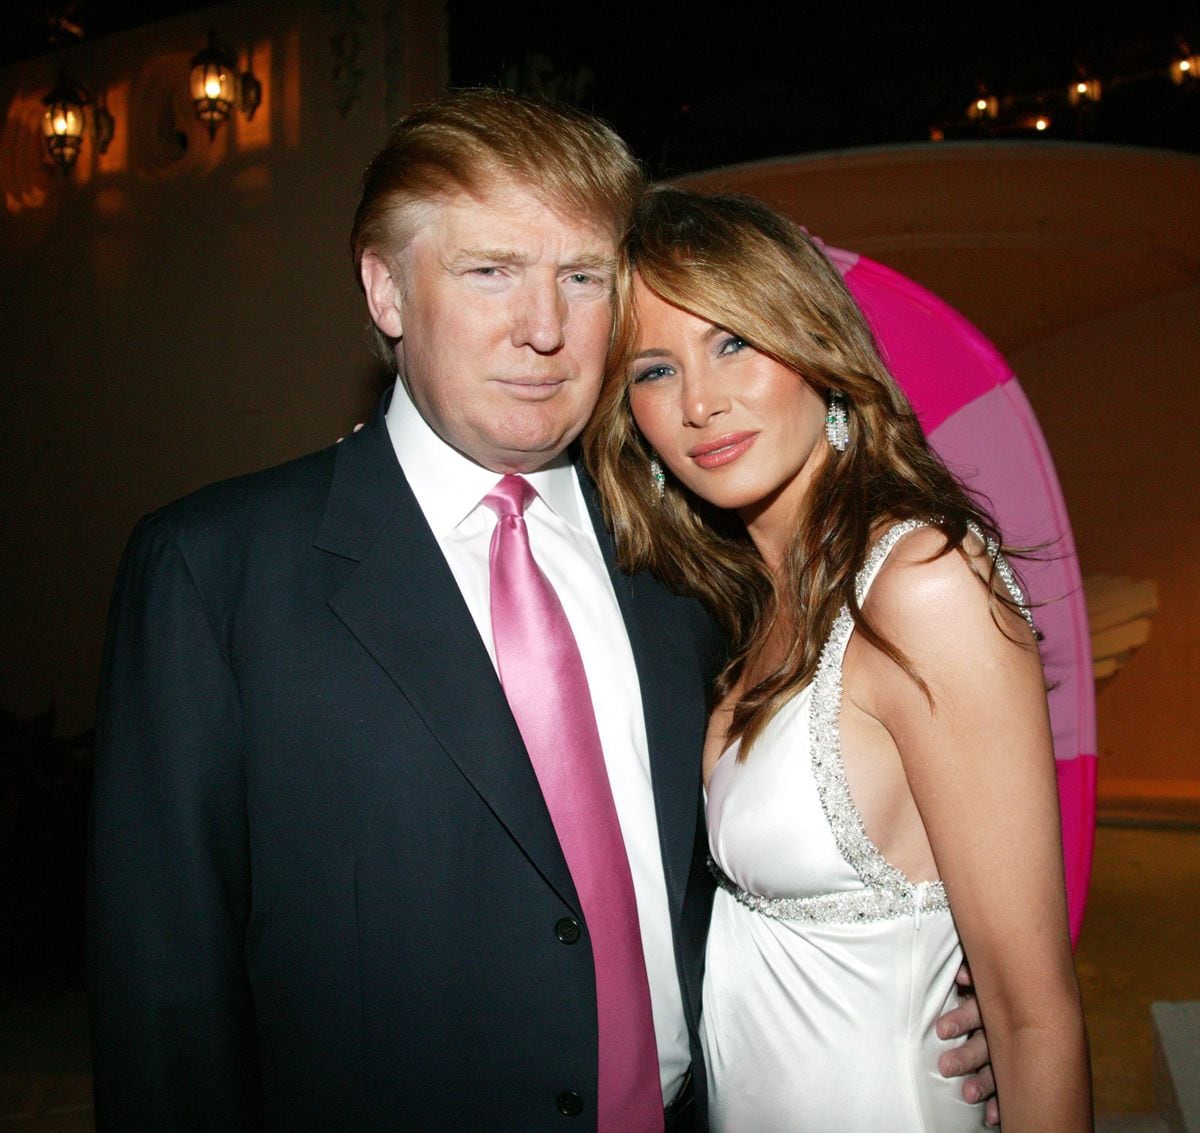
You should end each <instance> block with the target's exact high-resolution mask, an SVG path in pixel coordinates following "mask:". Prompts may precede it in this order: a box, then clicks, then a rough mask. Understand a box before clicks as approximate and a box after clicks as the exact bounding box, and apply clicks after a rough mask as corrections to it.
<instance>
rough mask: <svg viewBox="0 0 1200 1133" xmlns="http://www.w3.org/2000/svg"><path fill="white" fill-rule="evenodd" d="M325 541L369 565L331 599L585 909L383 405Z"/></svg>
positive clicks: (502, 817) (557, 883) (352, 464)
mask: <svg viewBox="0 0 1200 1133" xmlns="http://www.w3.org/2000/svg"><path fill="white" fill-rule="evenodd" d="M317 546H318V548H320V549H321V550H324V551H328V552H331V553H333V554H337V555H341V556H343V557H346V558H351V559H354V560H356V561H357V562H358V567H357V569H355V571H354V572H353V574H351V576H350V577H349V578H348V579H347V581H346V582H345V583H344V584H343V585H342V586H341V587H340V588H339V589H338V590H337V591H336V592H335V593H334V594H333V595H332V596H331V597H330V599H329V606H330V608H331V609H332V610H333V612H334V613H335V614H336V615H337V616H338V618H340V619H341V621H342V623H343V624H344V625H345V626H346V628H347V629H348V630H349V631H350V633H352V634H353V635H354V636H355V637H356V638H357V639H358V641H359V642H360V643H361V644H362V646H363V648H365V649H366V650H367V652H368V653H369V654H370V655H371V656H372V657H373V658H374V660H375V661H376V662H377V663H378V664H379V665H380V667H381V668H382V669H383V670H384V671H385V672H386V673H387V674H388V676H389V677H390V678H391V680H392V681H393V682H394V683H395V685H396V686H397V688H398V689H399V690H400V692H401V693H402V694H403V695H404V696H405V698H406V699H407V700H408V702H409V704H410V705H411V706H412V708H413V710H414V711H415V712H416V713H417V715H418V716H420V718H421V720H422V721H423V723H424V724H425V726H426V727H427V728H428V729H429V732H430V733H431V735H432V736H433V737H434V739H435V740H436V741H437V743H438V744H439V745H440V746H441V747H442V749H443V750H444V751H445V753H446V755H447V756H448V757H449V758H450V759H452V760H453V761H454V763H455V764H456V765H457V766H458V768H459V769H460V770H461V772H462V773H463V775H464V776H465V777H466V779H467V780H468V781H469V782H470V783H471V785H472V786H473V787H474V789H475V790H476V791H477V792H478V793H479V795H480V797H481V798H482V799H483V800H484V801H485V802H486V803H487V805H488V806H489V807H490V808H491V810H492V811H493V813H494V814H495V815H496V818H497V819H498V820H499V821H500V822H501V823H503V824H504V826H505V827H506V828H507V829H508V831H509V833H510V834H511V835H512V837H513V839H514V841H516V842H517V844H518V845H520V846H521V848H522V850H523V851H524V853H525V854H526V855H527V856H528V858H529V859H530V861H531V862H532V863H533V864H534V866H535V867H536V868H537V869H538V870H539V871H540V872H541V873H542V875H543V876H544V877H545V879H546V881H547V882H548V883H549V884H550V885H551V886H553V887H554V889H555V890H556V891H557V892H558V893H559V895H560V896H561V897H562V898H563V900H564V901H566V902H567V903H568V904H570V905H571V906H572V907H575V908H578V900H577V897H576V894H575V888H574V885H573V884H572V882H571V878H570V874H569V872H568V870H567V865H566V861H565V860H564V858H563V855H562V850H561V848H560V847H559V844H558V840H557V838H556V837H555V834H554V828H553V825H552V824H551V821H550V815H549V812H548V811H547V809H546V804H545V801H544V800H543V798H542V793H541V789H540V788H539V786H538V782H537V778H536V776H535V775H534V771H533V767H532V765H531V764H530V762H529V757H528V755H527V754H526V751H525V747H524V745H523V743H522V742H521V737H520V733H519V732H518V731H517V726H516V723H515V722H514V720H513V718H512V713H511V712H510V711H509V707H508V702H507V701H506V700H505V699H504V692H503V689H502V688H501V687H500V682H499V680H498V678H497V676H496V671H495V669H494V668H493V667H492V663H491V659H490V658H489V657H488V654H487V650H486V649H485V648H484V645H483V642H482V641H480V639H479V634H478V631H477V630H476V628H475V623H474V621H473V620H472V618H471V615H470V612H469V611H468V609H467V606H466V603H465V602H464V601H463V599H462V595H461V594H460V593H459V590H458V586H457V584H456V583H455V581H454V576H453V575H452V574H451V572H450V568H449V567H448V566H447V565H446V560H445V558H444V557H443V555H442V553H441V550H440V548H439V547H438V545H437V542H436V540H435V539H434V537H433V533H432V532H431V531H430V529H429V526H428V524H427V523H426V522H425V517H424V515H423V514H422V513H421V510H420V507H419V506H418V505H417V502H416V499H415V497H414V496H413V494H412V491H411V490H410V489H409V487H408V483H407V482H406V481H405V479H404V474H403V472H402V471H401V470H400V467H399V465H398V463H397V461H396V457H395V453H394V451H393V449H392V445H391V440H390V438H389V437H388V434H387V429H386V426H385V424H384V421H383V416H382V412H381V413H380V414H378V415H377V416H376V418H375V419H374V420H373V421H372V422H371V423H370V424H369V425H367V426H366V427H365V428H364V429H362V430H361V431H360V432H359V433H357V434H355V435H354V436H352V437H349V438H347V439H346V440H345V441H343V442H342V444H341V445H340V446H339V447H338V451H337V460H336V464H335V469H334V480H333V485H332V488H331V491H330V496H329V504H328V507H327V510H326V514H325V517H324V521H323V523H322V526H321V530H320V532H319V534H318V538H317Z"/></svg>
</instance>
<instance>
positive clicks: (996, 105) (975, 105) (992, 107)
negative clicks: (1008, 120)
mask: <svg viewBox="0 0 1200 1133" xmlns="http://www.w3.org/2000/svg"><path fill="white" fill-rule="evenodd" d="M999 116H1000V100H999V99H997V98H996V97H995V95H981V96H980V97H979V98H977V99H976V100H975V101H974V102H972V103H971V104H970V105H969V106H968V107H967V117H968V118H970V119H972V120H974V121H979V120H980V119H982V118H998V117H999Z"/></svg>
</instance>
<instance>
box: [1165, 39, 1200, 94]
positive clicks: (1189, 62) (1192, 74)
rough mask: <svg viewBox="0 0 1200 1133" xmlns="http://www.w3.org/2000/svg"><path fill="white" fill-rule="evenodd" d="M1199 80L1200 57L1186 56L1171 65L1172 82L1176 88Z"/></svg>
mask: <svg viewBox="0 0 1200 1133" xmlns="http://www.w3.org/2000/svg"><path fill="white" fill-rule="evenodd" d="M1184 50H1187V49H1186V48H1185V49H1184ZM1197 80H1200V55H1184V56H1181V57H1180V58H1179V59H1176V60H1175V61H1174V62H1173V63H1172V64H1171V82H1173V83H1174V84H1175V85H1176V86H1182V85H1183V84H1184V83H1194V82H1196V81H1197Z"/></svg>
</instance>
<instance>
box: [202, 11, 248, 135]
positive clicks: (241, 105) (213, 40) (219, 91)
mask: <svg viewBox="0 0 1200 1133" xmlns="http://www.w3.org/2000/svg"><path fill="white" fill-rule="evenodd" d="M188 86H189V89H190V92H191V96H192V105H193V106H194V107H195V108H196V117H197V118H199V119H200V121H201V122H203V123H204V125H205V126H207V127H208V136H209V138H212V137H215V135H216V133H217V129H218V128H219V127H220V125H221V123H222V122H224V121H225V119H226V118H228V117H229V112H230V111H231V110H232V109H233V108H234V106H235V105H236V106H237V107H238V109H239V110H241V112H242V113H243V114H244V115H245V116H246V120H247V121H249V120H250V119H252V118H253V117H254V112H255V111H256V110H257V109H258V107H259V104H260V103H261V102H262V83H260V82H259V81H258V79H257V78H256V77H255V75H254V72H253V71H252V70H250V69H249V68H247V70H245V71H243V72H242V73H241V74H238V69H237V57H236V56H235V55H234V54H233V52H232V51H230V50H229V48H228V47H226V46H224V45H223V44H222V43H221V41H220V40H219V39H217V33H216V32H214V31H210V32H209V33H208V46H207V47H205V48H204V49H203V50H202V51H198V52H197V53H196V54H195V56H193V58H192V71H191V76H190V78H189V80H188Z"/></svg>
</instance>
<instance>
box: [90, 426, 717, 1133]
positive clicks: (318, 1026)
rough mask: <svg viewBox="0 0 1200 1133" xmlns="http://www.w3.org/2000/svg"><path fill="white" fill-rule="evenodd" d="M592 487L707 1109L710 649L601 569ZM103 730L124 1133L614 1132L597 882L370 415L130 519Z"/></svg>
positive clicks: (107, 1092)
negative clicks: (605, 1058)
mask: <svg viewBox="0 0 1200 1133" xmlns="http://www.w3.org/2000/svg"><path fill="white" fill-rule="evenodd" d="M585 494H590V495H591V494H592V493H591V485H590V483H588V484H587V493H585ZM589 506H590V508H591V510H592V515H593V520H594V522H595V524H596V528H597V532H598V534H599V536H600V542H601V546H602V548H603V550H604V553H605V555H606V557H607V560H608V562H609V564H610V569H612V571H613V573H612V578H613V585H614V587H615V590H616V594H617V599H618V602H619V604H620V607H621V609H622V611H623V614H624V618H625V622H626V626H627V628H628V632H629V637H630V640H631V642H632V644H633V651H634V656H635V658H636V663H637V669H638V676H639V679H640V682H641V690H642V700H643V704H644V707H645V716H646V730H647V734H648V737H649V746H650V758H651V766H652V776H653V784H654V795H655V802H656V806H657V814H658V823H659V834H660V843H661V848H662V856H663V864H664V869H665V875H666V882H667V891H668V895H669V901H670V913H671V921H672V925H673V928H674V934H675V950H676V962H677V967H678V971H679V978H680V984H681V987H682V991H683V1002H684V1006H685V1011H686V1013H687V1017H688V1025H689V1028H690V1029H691V1035H692V1044H693V1057H694V1059H695V1066H696V1070H697V1078H698V1085H699V1093H700V1096H701V1099H702V1098H703V1093H704V1075H703V1067H702V1066H701V1064H700V1057H699V1050H698V1047H697V1045H696V1043H697V1040H696V1024H697V1017H698V1013H699V994H700V980H701V974H702V964H703V942H704V933H705V930H706V926H707V922H708V915H709V908H710V902H711V887H710V884H709V882H708V880H707V876H706V872H705V870H704V846H703V838H702V823H701V821H700V819H701V799H700V771H699V757H700V751H701V745H702V740H703V735H704V727H705V689H706V684H707V681H708V679H709V678H710V677H711V675H712V673H713V670H714V668H715V665H716V664H717V662H718V652H719V647H720V643H719V640H718V637H717V635H716V633H715V630H714V628H713V625H712V623H711V621H710V620H709V619H708V618H707V616H706V615H704V614H703V613H702V612H701V611H700V609H699V608H698V607H697V606H695V605H694V604H693V603H692V602H690V601H688V600H686V599H684V598H681V597H678V596H675V595H672V594H670V593H668V592H667V591H666V590H664V589H663V588H662V587H661V586H660V585H658V584H657V583H656V582H655V581H654V580H653V579H651V578H650V577H649V576H647V575H636V576H632V577H630V576H626V575H624V574H621V573H620V572H618V571H617V570H616V569H615V567H613V566H612V561H613V559H612V555H613V549H612V545H611V541H610V540H609V539H608V536H607V534H606V533H605V532H604V530H603V525H602V523H601V522H600V519H599V513H598V510H597V506H596V501H595V499H594V495H592V498H590V499H589ZM97 732H98V751H97V770H96V781H95V804H94V840H93V851H92V897H91V922H92V936H91V944H90V967H91V995H92V1002H93V1045H94V1059H95V1065H94V1071H95V1091H96V1114H97V1121H98V1125H99V1128H100V1129H101V1130H102V1131H103V1130H117V1131H121V1133H133V1131H138V1130H154V1131H155V1133H163V1131H167V1130H184V1129H196V1130H206V1131H215V1130H221V1131H222V1133H231V1131H236V1130H244V1129H259V1128H268V1129H273V1130H287V1131H288V1133H292V1131H297V1130H309V1129H311V1130H322V1131H328V1130H335V1129H346V1130H355V1131H358V1133H361V1131H366V1130H398V1129H403V1130H423V1129H445V1130H475V1129H479V1130H484V1129H486V1130H520V1131H522V1133H531V1131H535V1130H541V1129H547V1130H551V1129H552V1130H556V1131H561V1130H564V1129H579V1130H586V1129H592V1128H594V1125H595V1095H596V1010H595V990H594V984H593V970H592V957H591V951H590V947H589V942H588V936H587V933H586V927H585V930H584V932H583V933H582V935H581V936H580V937H579V939H578V940H577V941H576V942H574V943H564V941H563V940H562V939H560V936H563V937H566V938H567V939H570V937H571V936H572V934H571V933H570V932H566V933H563V932H559V931H557V926H558V924H559V922H560V921H561V920H562V919H563V918H574V919H576V920H578V921H580V922H581V923H582V920H583V918H582V915H581V913H580V909H579V904H578V900H577V897H576V893H575V890H574V887H573V885H572V883H571V878H570V875H569V873H568V871H567V867H566V864H565V862H564V860H563V855H562V852H561V850H560V848H559V845H558V843H557V840H556V838H555V835H554V830H553V827H552V825H551V822H550V817H549V814H548V812H547V810H546V806H545V803H544V801H543V799H542V796H541V793H540V791H539V789H538V784H537V780H536V778H535V777H534V773H533V770H532V768H531V766H530V763H529V759H528V756H527V755H526V753H525V750H524V748H523V746H522V743H521V738H520V736H519V734H518V732H517V728H516V725H515V724H514V722H513V719H512V716H511V714H510V712H509V709H508V705H507V703H506V701H505V699H504V695H503V691H502V690H501V687H500V684H499V682H498V680H497V678H496V674H495V671H494V669H493V667H492V664H491V662H490V660H489V658H488V655H487V652H486V650H485V648H484V646H483V644H482V642H481V641H480V639H479V635H478V633H477V631H476V629H475V626H474V623H473V622H472V620H471V617H470V614H469V613H468V611H467V608H466V606H465V604H464V603H463V601H462V598H461V596H460V594H459V592H458V589H457V587H456V585H455V582H454V579H453V577H452V575H451V574H450V571H449V569H448V567H447V566H446V563H445V560H444V558H443V557H442V554H441V552H440V550H439V548H438V546H437V544H436V542H435V541H434V538H433V536H432V534H431V532H430V530H429V528H428V526H427V524H426V523H425V520H424V517H423V516H422V514H421V512H420V510H419V508H418V506H417V504H416V501H415V499H414V498H413V496H412V493H411V491H410V490H409V488H408V485H407V483H406V482H405V480H404V477H403V474H402V473H401V471H400V468H399V466H398V464H397V461H396V458H395V454H394V452H393V450H392V448H391V443H390V440H389V438H388V435H387V431H386V428H385V426H384V422H383V419H382V414H380V415H378V416H377V417H376V418H375V419H374V420H373V421H372V422H371V423H370V424H369V425H368V426H367V427H366V428H364V429H363V430H362V431H361V432H359V433H358V434H356V435H354V436H352V437H349V438H347V439H346V440H345V441H344V442H343V443H341V444H340V445H337V446H334V447H332V448H330V449H327V450H325V451H323V452H319V453H316V454H314V455H311V456H308V457H304V458H301V459H299V460H296V461H293V462H291V463H289V464H285V465H283V466H281V467H279V468H275V469H271V470H268V471H266V472H261V473H257V474H254V475H251V476H246V477H243V478H240V479H236V480H232V481H228V482H225V483H222V484H217V485H214V486H212V487H209V488H206V489H203V490H202V491H200V492H197V493H195V494H194V495H192V496H189V497H187V498H186V499H184V500H181V501H179V502H177V503H175V504H172V505H170V506H169V507H167V508H164V509H163V510H162V511H160V512H158V513H156V514H154V515H152V516H150V517H148V518H147V519H145V520H143V521H142V523H141V524H140V525H139V527H138V528H137V530H136V531H135V533H134V535H133V537H132V539H131V541H130V545H129V547H128V549H127V551H126V554H125V558H124V560H123V562H122V565H121V569H120V574H119V578H118V582H117V590H116V597H115V600H114V605H113V610H112V614H111V618H110V626H109V637H108V644H107V647H106V653H105V665H104V680H103V689H102V695H101V713H100V718H99V722H98V729H97ZM566 1091H570V1092H573V1093H574V1094H576V1095H578V1097H579V1098H580V1099H581V1100H582V1102H583V1110H582V1113H581V1114H580V1115H579V1116H577V1117H574V1118H568V1117H564V1116H563V1115H562V1113H560V1110H559V1102H560V1098H561V1097H562V1095H564V1092H566Z"/></svg>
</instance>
